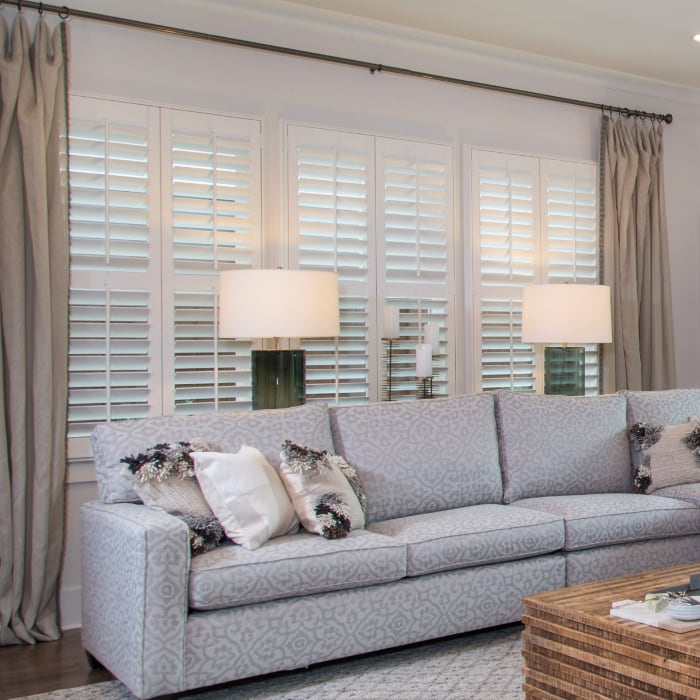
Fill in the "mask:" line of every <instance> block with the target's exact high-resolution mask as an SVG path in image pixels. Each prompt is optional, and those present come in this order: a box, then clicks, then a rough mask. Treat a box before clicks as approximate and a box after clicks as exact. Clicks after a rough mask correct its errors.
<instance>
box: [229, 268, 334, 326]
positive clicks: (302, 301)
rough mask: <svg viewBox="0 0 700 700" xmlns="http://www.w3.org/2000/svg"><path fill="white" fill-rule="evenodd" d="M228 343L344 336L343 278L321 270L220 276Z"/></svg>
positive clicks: (237, 271) (255, 271) (271, 271)
mask: <svg viewBox="0 0 700 700" xmlns="http://www.w3.org/2000/svg"><path fill="white" fill-rule="evenodd" d="M219 299H220V302H219V335H220V336H221V337H222V338H325V337H332V336H336V335H338V332H339V328H340V315H339V310H338V275H337V273H335V272H325V271H317V270H228V271H226V272H222V273H221V274H220V276H219Z"/></svg>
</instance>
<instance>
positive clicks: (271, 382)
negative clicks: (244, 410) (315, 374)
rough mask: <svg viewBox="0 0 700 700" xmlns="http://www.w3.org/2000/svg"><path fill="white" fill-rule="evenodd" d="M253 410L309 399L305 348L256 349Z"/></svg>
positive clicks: (253, 366)
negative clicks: (307, 395) (307, 397)
mask: <svg viewBox="0 0 700 700" xmlns="http://www.w3.org/2000/svg"><path fill="white" fill-rule="evenodd" d="M251 359H252V363H251V369H252V372H253V410H257V409H259V408H288V407H289V406H300V405H301V404H303V403H306V352H305V351H304V350H253V352H252V358H251Z"/></svg>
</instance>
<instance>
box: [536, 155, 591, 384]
mask: <svg viewBox="0 0 700 700" xmlns="http://www.w3.org/2000/svg"><path fill="white" fill-rule="evenodd" d="M541 171H542V180H543V183H544V189H545V201H544V202H543V206H544V207H545V210H544V212H543V221H544V230H545V232H546V243H545V248H546V253H545V259H546V261H547V265H546V276H547V277H546V281H547V282H550V283H552V284H557V283H558V284H562V283H565V282H570V283H572V284H573V283H576V284H596V283H597V282H598V260H599V255H598V250H599V242H598V223H597V222H598V216H597V189H596V187H597V185H596V179H595V176H596V172H595V169H594V168H593V167H592V166H590V165H588V164H583V163H566V162H561V161H551V160H546V161H543V162H542V165H541ZM583 347H584V348H585V365H586V381H585V391H586V394H597V393H598V390H599V374H600V356H599V352H598V346H597V345H584V346H583Z"/></svg>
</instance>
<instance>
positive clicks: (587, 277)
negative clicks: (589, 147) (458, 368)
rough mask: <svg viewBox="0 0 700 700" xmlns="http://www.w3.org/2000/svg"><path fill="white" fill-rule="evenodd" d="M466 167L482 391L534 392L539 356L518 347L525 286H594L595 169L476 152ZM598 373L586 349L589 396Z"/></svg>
mask: <svg viewBox="0 0 700 700" xmlns="http://www.w3.org/2000/svg"><path fill="white" fill-rule="evenodd" d="M471 162H472V201H473V230H474V231H475V233H476V235H475V254H474V260H475V278H476V279H477V284H476V285H475V319H476V324H477V333H476V337H477V348H476V352H477V356H478V357H480V369H479V375H480V380H479V388H480V389H483V390H489V389H498V388H507V389H517V390H524V391H534V390H535V389H537V388H541V386H542V357H541V354H540V353H539V351H538V349H537V347H536V346H535V345H533V344H532V343H523V342H522V340H521V316H522V307H521V299H522V287H523V285H526V284H534V283H543V282H552V283H554V282H559V283H562V282H576V283H578V284H582V283H596V282H597V279H598V233H597V218H596V211H597V195H596V186H595V178H596V169H595V165H594V164H592V163H576V162H568V161H558V160H547V159H541V158H536V157H529V156H521V155H515V154H509V153H497V152H491V151H479V150H473V151H472V154H471ZM598 371H599V370H598V355H597V352H596V346H590V347H587V348H586V376H587V379H586V391H587V393H597V390H598Z"/></svg>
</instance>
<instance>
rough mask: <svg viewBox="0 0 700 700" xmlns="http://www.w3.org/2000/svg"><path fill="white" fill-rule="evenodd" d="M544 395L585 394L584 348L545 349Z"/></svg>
mask: <svg viewBox="0 0 700 700" xmlns="http://www.w3.org/2000/svg"><path fill="white" fill-rule="evenodd" d="M544 393H545V394H559V395H564V396H583V395H584V394H585V393H586V351H585V348H582V347H565V348H564V347H545V349H544Z"/></svg>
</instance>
